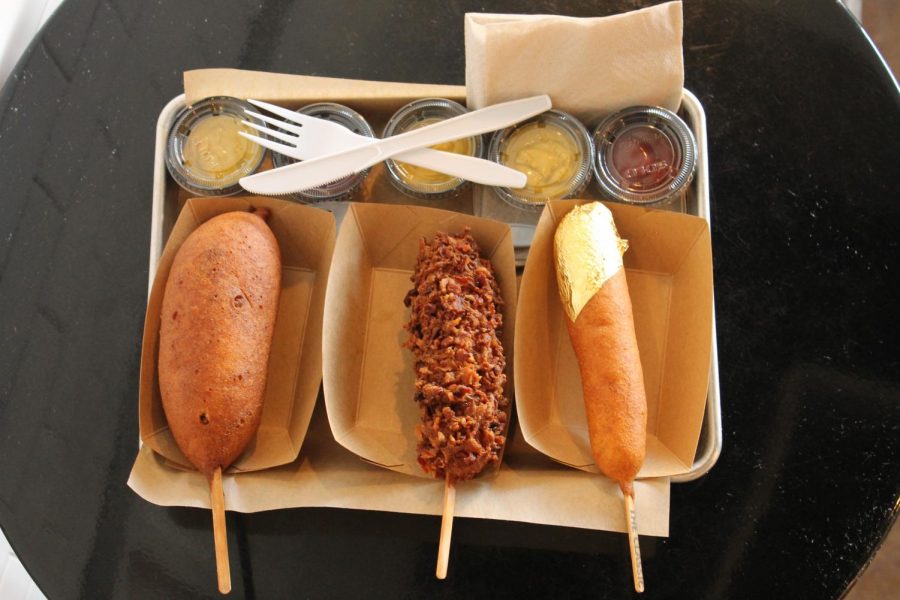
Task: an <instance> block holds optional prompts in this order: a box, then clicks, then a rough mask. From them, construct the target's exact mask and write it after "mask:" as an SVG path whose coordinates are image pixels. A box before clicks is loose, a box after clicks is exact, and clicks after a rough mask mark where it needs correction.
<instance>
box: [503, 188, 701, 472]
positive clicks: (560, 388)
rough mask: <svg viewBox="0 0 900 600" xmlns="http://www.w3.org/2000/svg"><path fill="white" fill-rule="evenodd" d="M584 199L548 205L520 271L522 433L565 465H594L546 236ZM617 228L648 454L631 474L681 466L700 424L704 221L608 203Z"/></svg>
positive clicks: (686, 465)
mask: <svg viewBox="0 0 900 600" xmlns="http://www.w3.org/2000/svg"><path fill="white" fill-rule="evenodd" d="M585 202H586V201H584V200H580V201H569V200H556V201H552V202H550V203H548V204H547V206H546V208H545V210H544V212H543V214H542V215H541V220H540V223H539V224H538V228H537V231H536V232H535V236H534V241H533V243H532V247H531V252H530V253H529V255H528V262H527V263H526V265H525V273H524V274H523V276H522V286H521V296H520V303H519V311H518V315H517V320H516V329H517V330H518V331H528V332H530V335H529V337H528V343H525V342H524V338H519V339H520V340H522V342H521V343H519V344H517V346H516V365H515V367H516V406H517V409H518V415H519V424H520V426H521V432H522V435H523V436H524V437H525V439H526V440H527V441H528V443H530V444H531V445H533V446H534V447H535V448H537V449H538V450H540V451H541V452H543V453H544V454H546V455H547V456H550V457H552V458H554V459H555V460H558V461H560V462H562V463H564V464H568V465H571V466H573V467H576V468H579V469H584V470H587V471H592V472H597V469H596V467H595V466H594V464H593V458H592V454H591V449H590V440H589V439H588V432H587V425H586V419H585V414H584V400H583V396H582V391H581V375H580V374H579V371H578V363H577V361H576V359H575V353H574V351H573V350H572V344H571V341H570V340H569V334H568V332H567V330H566V326H565V320H564V313H563V308H562V304H561V302H560V299H559V290H558V288H557V283H556V272H555V263H554V260H553V235H554V233H555V231H556V226H557V224H558V223H559V221H560V220H561V219H562V217H563V216H565V215H566V214H567V213H568V212H569V211H570V210H571V209H572V208H574V207H575V206H577V205H578V204H583V203H585ZM606 206H608V207H609V209H610V210H611V211H612V213H613V218H614V219H615V222H616V227H617V228H618V230H619V235H621V236H622V237H623V238H625V239H627V240H628V243H629V249H628V251H627V252H626V253H625V255H624V256H623V260H624V263H625V271H626V276H627V279H628V287H629V293H630V296H631V301H632V307H633V311H634V322H635V332H636V334H637V341H638V348H639V350H640V354H641V364H642V366H643V371H644V383H645V387H646V390H647V408H648V414H647V434H648V435H647V457H646V460H645V461H644V466H643V468H642V469H641V471H640V473H639V475H638V476H639V477H660V476H672V475H677V474H679V473H684V472H687V471H688V470H690V468H691V466H692V465H693V460H694V455H695V453H696V450H697V444H698V441H699V437H700V430H701V429H702V426H703V413H704V409H705V407H706V394H707V388H708V385H709V365H710V352H711V344H712V341H711V340H712V251H711V246H710V235H709V226H708V224H707V223H706V221H705V220H703V219H701V218H699V217H694V216H690V215H683V214H677V213H672V212H667V211H660V210H654V209H650V208H640V207H635V206H626V205H622V204H615V203H607V204H606Z"/></svg>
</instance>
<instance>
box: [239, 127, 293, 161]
mask: <svg viewBox="0 0 900 600" xmlns="http://www.w3.org/2000/svg"><path fill="white" fill-rule="evenodd" d="M238 135H242V136H244V137H245V138H247V139H248V140H251V141H254V142H256V143H257V144H259V145H260V146H262V147H263V148H268V149H269V150H274V151H275V152H280V153H281V154H284V155H285V156H291V157H293V154H294V153H295V152H296V151H297V149H296V148H294V147H293V146H286V145H285V144H279V143H278V142H273V141H272V140H266V139H263V138H261V137H258V136H255V135H251V134H249V133H247V132H245V131H238Z"/></svg>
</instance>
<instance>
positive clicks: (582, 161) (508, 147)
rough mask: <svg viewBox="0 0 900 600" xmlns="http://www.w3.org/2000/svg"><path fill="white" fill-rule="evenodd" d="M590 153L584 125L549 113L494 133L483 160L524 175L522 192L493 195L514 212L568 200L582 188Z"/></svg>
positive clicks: (501, 191) (591, 147) (586, 179)
mask: <svg viewBox="0 0 900 600" xmlns="http://www.w3.org/2000/svg"><path fill="white" fill-rule="evenodd" d="M593 155H594V145H593V142H592V141H591V136H590V134H589V133H588V131H587V129H585V127H584V125H582V124H581V122H580V121H579V120H578V119H576V118H575V117H573V116H572V115H570V114H568V113H565V112H562V111H560V110H548V111H547V112H545V113H542V114H540V115H538V116H536V117H533V118H531V119H528V120H527V121H523V122H522V123H518V124H516V125H513V126H512V127H507V128H506V129H503V130H501V131H498V132H497V133H495V134H494V137H493V138H492V139H491V144H490V146H489V148H488V160H492V161H494V162H497V163H500V164H501V165H505V166H507V167H511V168H513V169H516V170H518V171H522V172H523V173H525V174H526V175H527V176H528V182H527V183H526V184H525V187H524V188H521V189H512V188H505V187H496V188H494V191H495V192H496V193H497V195H498V196H500V198H501V199H503V200H505V201H506V202H508V203H509V204H511V205H513V206H515V207H516V208H522V209H525V210H532V211H536V210H541V209H542V207H543V206H544V204H545V203H546V202H547V201H548V200H554V199H557V198H572V197H574V196H576V195H578V194H579V193H581V191H582V190H584V188H585V186H587V184H588V182H590V180H591V160H592V158H593Z"/></svg>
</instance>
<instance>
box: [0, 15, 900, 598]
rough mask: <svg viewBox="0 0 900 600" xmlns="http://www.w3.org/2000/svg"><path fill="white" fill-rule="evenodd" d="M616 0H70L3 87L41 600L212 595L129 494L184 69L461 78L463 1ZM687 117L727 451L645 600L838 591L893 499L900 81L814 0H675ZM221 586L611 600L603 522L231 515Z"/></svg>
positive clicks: (618, 540)
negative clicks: (158, 156) (448, 530)
mask: <svg viewBox="0 0 900 600" xmlns="http://www.w3.org/2000/svg"><path fill="white" fill-rule="evenodd" d="M646 4H650V3H649V2H640V1H637V0H633V1H629V0H615V1H613V0H607V1H604V0H597V1H594V2H580V1H570V2H568V1H559V2H556V1H552V0H547V1H541V2H534V1H532V2H525V1H522V2H515V1H506V2H503V1H491V0H485V1H478V2H476V1H468V0H462V1H456V2H437V1H435V2H418V1H413V0H407V1H402V0H398V1H394V2H390V1H374V2H354V1H351V0H331V1H329V2H288V1H260V2H242V1H237V0H235V1H230V2H213V1H211V0H209V1H204V2H200V1H191V2H182V1H180V0H159V1H156V2H145V1H143V0H66V1H65V2H64V3H63V5H62V7H61V9H60V10H59V12H58V14H56V15H55V16H54V17H53V18H52V20H51V21H50V23H49V25H48V26H47V27H46V28H45V29H44V31H43V32H42V33H41V34H40V35H39V37H38V39H37V40H36V42H35V43H34V44H33V45H32V47H31V49H30V51H29V52H28V53H27V54H26V56H25V57H24V58H23V60H22V62H21V63H20V64H19V66H18V68H17V69H16V71H15V73H14V75H13V77H12V78H11V79H10V80H9V81H8V82H7V84H6V86H5V87H4V88H3V92H2V95H0V111H2V112H0V115H2V116H0V190H2V200H0V202H2V204H0V208H2V210H0V524H2V527H3V530H4V532H5V533H6V535H7V536H8V538H9V540H10V542H11V544H12V546H13V548H14V549H15V551H16V552H17V554H18V555H19V556H20V558H21V559H22V561H23V563H24V564H25V566H26V568H27V569H28V571H29V572H30V573H31V575H32V576H33V577H34V579H35V580H36V582H37V584H38V585H39V586H40V587H41V589H42V590H43V591H44V592H45V593H46V594H47V595H48V596H49V597H50V598H53V599H55V598H75V597H82V598H112V597H115V598H152V597H158V598H168V599H172V598H197V597H215V596H216V595H217V593H216V589H215V578H214V570H213V559H212V556H213V552H212V550H213V546H212V535H211V526H210V518H209V513H208V512H207V511H202V510H195V509H186V508H161V507H158V506H154V505H151V504H149V503H148V502H145V501H144V500H142V499H140V498H139V497H138V496H137V495H136V494H135V493H134V492H132V491H131V490H130V489H129V488H127V487H126V480H127V477H128V473H129V470H130V468H131V465H132V462H133V460H134V458H135V453H136V451H137V442H138V438H137V390H138V370H139V350H140V345H141V330H142V325H143V320H144V308H145V305H146V294H147V269H148V252H149V234H150V204H151V169H152V164H153V146H154V130H155V122H156V117H157V115H158V114H159V111H160V109H161V108H162V107H163V105H164V104H165V103H166V102H167V101H168V100H169V99H171V98H172V97H173V96H175V95H177V94H178V93H179V92H180V91H181V74H182V72H183V71H184V70H187V69H193V68H198V67H208V66H229V67H239V68H246V69H258V70H268V71H277V72H286V73H300V74H315V75H327V76H336V77H351V78H361V79H383V80H395V81H410V82H437V83H456V84H462V83H463V78H464V54H463V14H464V13H465V12H466V11H478V10H487V11H491V12H544V13H548V12H549V13H557V12H558V13H563V14H570V15H576V16H589V15H606V14H612V13H614V12H621V11H624V10H629V9H632V8H635V7H639V6H643V5H646ZM684 21H685V25H684V57H685V68H686V77H685V79H686V87H688V88H689V89H691V90H692V91H693V92H694V93H696V94H697V96H698V97H699V98H700V100H701V101H702V102H703V104H704V106H705V109H706V115H707V119H708V127H709V160H710V169H711V170H710V185H711V202H712V241H713V253H714V274H715V306H716V318H717V322H718V347H719V365H720V374H721V396H722V408H723V420H724V451H723V453H722V455H721V457H720V459H719V461H718V463H717V464H716V466H715V467H714V468H713V470H712V471H711V472H710V473H709V474H708V475H707V476H705V477H703V478H701V479H699V480H697V481H694V482H692V483H682V484H674V485H673V486H672V498H671V535H670V537H669V538H667V539H659V540H655V539H651V538H645V539H642V547H643V551H644V568H645V574H646V579H647V585H648V591H647V593H646V594H645V597H647V598H716V599H718V598H730V599H739V598H815V599H823V598H835V597H839V596H840V595H841V594H842V593H843V591H844V590H845V589H846V588H847V587H848V585H850V583H851V582H852V581H853V580H854V578H855V577H856V575H857V574H858V572H859V571H860V569H861V568H862V567H863V566H864V565H865V563H866V562H867V561H868V560H869V559H870V557H871V556H872V554H873V553H874V552H875V550H876V549H877V547H878V546H879V544H880V542H881V540H882V539H883V536H884V534H885V532H886V531H887V529H888V528H889V526H890V524H891V522H892V520H893V517H894V514H895V507H896V501H897V498H898V493H900V460H898V454H900V445H898V440H900V431H898V430H900V349H898V339H900V337H898V333H900V332H898V314H900V311H898V303H900V294H898V291H900V289H898V275H900V260H898V256H900V252H898V250H900V249H898V241H897V240H898V233H900V184H898V179H897V166H896V162H897V161H896V158H897V156H900V141H898V140H900V135H898V134H900V97H898V91H897V88H896V84H895V83H894V82H893V80H892V79H891V76H890V75H889V72H888V71H887V70H886V68H885V67H884V65H883V64H882V63H881V61H880V59H879V57H878V56H877V54H876V52H875V50H874V49H873V48H872V46H871V44H870V43H869V42H868V40H867V38H866V37H865V36H864V35H863V33H862V32H861V30H860V29H859V27H858V26H857V24H856V23H855V22H854V20H853V18H852V17H851V15H850V14H849V13H847V12H846V11H845V10H844V9H843V8H842V7H841V5H840V4H839V3H838V2H835V1H833V0H820V1H813V0H792V1H790V2H763V1H749V0H748V1H737V0H706V1H703V0H689V1H688V2H686V4H685V6H684ZM228 525H229V536H230V540H229V541H230V546H231V552H232V571H233V581H234V592H233V596H235V597H247V598H267V599H268V598H296V597H304V598H306V597H308V598H356V597H379V598H381V597H383V598H403V597H408V598H426V597H428V598H431V597H435V598H443V597H446V598H449V597H474V598H488V597H501V598H507V597H508V598H531V597H542V598H547V597H563V598H582V597H583V598H588V597H590V598H620V597H631V596H633V595H634V593H633V591H632V587H631V579H630V578H631V574H630V569H629V563H628V552H627V542H626V538H625V537H624V536H622V535H613V534H607V533H598V532H591V531H585V530H574V529H564V528H556V527H547V526H537V525H525V524H514V523H505V522H496V521H480V520H470V519H458V520H457V523H456V526H455V529H454V540H453V554H452V560H451V565H450V573H449V577H448V579H447V580H446V581H444V582H438V581H436V580H435V578H434V576H433V569H434V557H435V550H436V540H437V537H438V531H439V521H438V519H437V518H434V517H423V516H411V515H403V514H386V513H371V512H356V511H347V510H329V509H297V510H279V511H271V512H266V513H261V514H252V515H240V514H229V515H228Z"/></svg>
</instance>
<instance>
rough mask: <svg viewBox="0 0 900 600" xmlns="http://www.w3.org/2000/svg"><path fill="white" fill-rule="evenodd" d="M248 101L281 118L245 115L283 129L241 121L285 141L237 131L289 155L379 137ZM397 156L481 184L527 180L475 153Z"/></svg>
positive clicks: (324, 151)
mask: <svg viewBox="0 0 900 600" xmlns="http://www.w3.org/2000/svg"><path fill="white" fill-rule="evenodd" d="M248 102H250V103H251V104H253V105H255V106H257V107H259V108H262V109H265V110H266V111H268V112H270V113H273V114H275V115H278V116H279V117H281V118H282V119H284V120H283V121H281V120H278V119H273V118H272V117H269V116H267V115H263V114H260V113H257V112H253V111H250V110H245V111H244V112H245V113H247V115H248V116H250V117H252V118H254V119H258V120H259V121H262V122H263V123H267V124H269V125H273V126H275V127H278V128H279V129H280V130H282V131H278V130H274V129H271V128H269V127H265V126H263V125H259V124H258V123H254V122H252V121H244V122H243V123H244V124H245V125H247V126H248V127H252V128H253V129H255V130H257V131H259V132H261V133H264V134H265V135H267V136H269V137H270V138H275V139H277V140H281V141H282V142H284V143H279V142H276V141H273V140H271V139H266V138H262V137H259V136H256V135H252V134H249V133H245V132H243V131H241V132H239V133H240V135H242V136H244V137H245V138H247V139H249V140H252V141H254V142H256V143H257V144H259V145H261V146H263V147H265V148H269V149H270V150H273V151H275V152H279V153H281V154H283V155H285V156H289V157H291V158H296V159H298V160H310V159H313V158H316V157H319V156H325V155H328V154H334V153H335V152H340V151H343V150H349V149H353V148H357V147H360V146H365V145H369V144H373V143H375V142H377V141H378V140H377V139H376V138H370V137H366V136H363V135H359V134H356V133H353V132H352V131H350V130H349V129H347V128H346V127H344V126H343V125H341V124H339V123H335V122H333V121H328V120H326V119H320V118H318V117H313V116H310V115H304V114H302V113H298V112H295V111H292V110H288V109H286V108H282V107H281V106H276V105H274V104H269V103H268V102H262V101H260V100H249V99H248ZM396 159H397V160H402V161H404V162H407V163H410V164H413V165H416V166H419V167H425V168H426V169H431V170H433V171H438V172H440V173H445V174H447V175H452V176H453V177H459V178H462V179H467V180H469V181H474V182H475V183H480V184H482V185H495V186H501V187H509V188H521V187H524V186H525V184H526V182H527V176H526V175H525V174H524V173H522V172H521V171H517V170H515V169H511V168H509V167H506V166H503V165H500V164H497V163H495V162H491V161H486V160H483V159H480V158H476V157H474V156H466V155H463V154H455V153H452V152H442V151H440V150H433V149H431V148H419V149H416V150H410V151H408V152H403V153H401V154H399V155H397V156H396Z"/></svg>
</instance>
